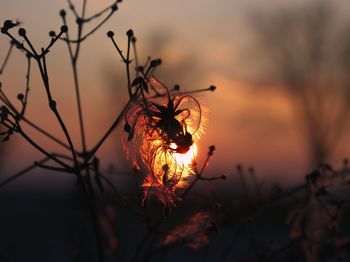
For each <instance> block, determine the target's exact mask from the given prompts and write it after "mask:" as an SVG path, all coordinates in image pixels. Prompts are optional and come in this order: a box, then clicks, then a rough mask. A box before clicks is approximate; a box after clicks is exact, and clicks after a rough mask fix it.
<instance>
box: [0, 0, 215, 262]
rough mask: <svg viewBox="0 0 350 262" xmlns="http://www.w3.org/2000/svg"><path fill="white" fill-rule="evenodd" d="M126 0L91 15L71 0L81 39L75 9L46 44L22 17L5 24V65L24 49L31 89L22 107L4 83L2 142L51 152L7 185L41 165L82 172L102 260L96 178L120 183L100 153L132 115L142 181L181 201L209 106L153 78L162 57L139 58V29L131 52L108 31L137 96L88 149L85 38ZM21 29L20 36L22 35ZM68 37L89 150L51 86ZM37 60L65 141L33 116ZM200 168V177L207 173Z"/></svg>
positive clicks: (0, 94)
mask: <svg viewBox="0 0 350 262" xmlns="http://www.w3.org/2000/svg"><path fill="white" fill-rule="evenodd" d="M119 2H121V1H119V0H118V1H115V2H114V3H113V4H112V5H110V6H107V7H106V8H104V9H103V10H101V11H100V12H98V13H96V14H94V15H92V16H89V17H88V16H87V15H86V5H87V1H86V0H83V1H82V8H81V13H79V12H78V11H77V9H76V7H75V5H74V4H73V3H72V2H71V1H70V0H68V5H69V9H70V11H71V14H72V15H73V17H74V19H75V26H76V29H77V30H76V31H77V35H76V36H75V37H73V36H72V34H71V33H70V30H69V27H68V24H69V22H68V15H67V12H66V11H65V10H61V11H60V13H59V14H60V17H61V19H62V23H63V25H62V26H61V28H60V30H59V32H55V31H51V32H50V33H49V36H50V42H49V44H48V45H47V46H46V47H42V48H36V47H35V46H34V45H33V44H32V42H31V40H30V37H29V34H28V33H27V31H26V29H24V28H22V27H20V28H18V27H19V26H20V24H21V23H20V22H18V21H16V22H14V21H12V20H6V21H5V22H4V23H3V25H2V27H1V33H2V35H3V36H5V37H8V39H9V40H10V48H9V50H8V53H7V55H6V57H5V60H4V62H3V64H2V65H1V74H2V73H3V71H4V70H5V67H6V64H7V62H8V60H9V58H10V55H11V53H12V51H13V47H14V46H16V47H17V48H18V49H19V50H21V51H22V52H23V53H24V55H25V56H26V59H27V75H26V80H27V81H26V86H25V90H24V92H23V93H22V92H20V93H19V94H18V96H17V99H18V100H19V102H20V105H21V107H20V108H18V107H17V106H16V103H15V102H14V101H11V100H10V99H9V98H8V96H7V95H6V92H5V89H4V88H2V87H1V89H0V100H1V101H2V103H3V105H2V106H1V108H0V124H1V127H2V128H3V129H2V132H1V134H0V135H1V136H2V141H7V140H8V139H10V137H11V136H12V135H14V134H18V135H20V136H21V137H22V138H23V139H24V140H26V141H27V142H28V143H29V144H31V145H32V146H33V147H34V148H36V149H37V150H38V151H40V152H41V153H42V154H43V155H44V156H45V158H43V159H41V160H38V161H36V162H35V163H34V164H33V165H32V166H30V167H28V168H26V169H24V170H23V171H21V172H19V173H17V174H15V175H14V176H12V177H10V178H9V179H7V180H6V181H4V182H2V183H1V184H0V187H2V186H4V185H6V184H7V183H9V182H10V181H13V180H14V179H16V178H18V177H20V176H22V175H23V174H26V173H27V172H29V171H31V170H32V169H34V168H37V167H39V168H42V169H47V170H52V171H57V172H62V173H69V174H73V175H75V176H76V177H77V179H78V182H79V186H80V187H81V188H82V191H83V193H84V197H85V200H86V203H87V205H88V209H89V212H90V217H91V220H92V222H93V229H94V234H95V238H96V243H97V248H98V256H99V260H100V261H104V251H103V243H102V241H101V234H100V224H99V222H98V214H97V203H96V191H95V189H94V187H95V186H94V181H96V184H97V186H98V187H99V188H102V182H101V181H102V180H103V181H106V182H107V183H108V184H109V185H111V186H113V185H112V184H111V182H110V181H108V179H107V178H106V177H104V176H103V175H102V174H101V172H100V170H99V159H98V158H97V157H96V153H97V152H98V150H99V149H100V148H101V146H102V145H103V143H104V142H105V141H106V139H107V138H108V137H109V136H110V134H111V133H112V132H113V130H114V129H115V128H116V127H117V126H118V125H119V124H120V123H121V122H122V121H123V120H124V119H125V121H126V124H125V127H124V131H125V132H124V136H125V135H127V138H125V137H124V141H125V145H126V148H127V147H128V146H127V144H128V142H127V141H128V140H129V141H130V143H133V144H134V146H135V145H136V144H138V145H140V146H141V147H140V148H139V149H138V152H135V151H133V152H132V151H131V150H128V152H129V153H128V154H129V156H130V158H131V159H132V160H133V164H134V165H136V164H138V163H139V162H138V161H137V160H136V154H140V157H141V159H142V162H143V164H145V166H146V168H147V175H146V178H145V180H144V183H143V184H142V186H143V187H144V188H145V197H146V196H147V195H148V193H147V192H148V191H151V189H152V188H155V189H157V192H158V196H159V197H160V198H161V200H162V201H163V202H164V203H171V204H172V205H174V204H175V197H174V194H175V189H176V188H181V187H184V185H185V182H184V179H185V177H186V176H188V175H190V174H195V173H196V172H195V169H192V167H191V164H192V162H193V160H194V157H195V150H196V145H195V142H196V141H197V140H198V138H199V134H200V133H201V132H200V128H201V125H202V121H201V108H200V105H199V103H198V101H197V100H196V99H195V98H194V97H192V96H191V95H189V94H186V93H183V92H181V91H180V90H179V88H175V89H174V90H171V91H170V90H168V88H167V87H165V86H164V85H161V84H160V82H159V81H157V80H155V78H154V77H153V74H154V71H155V69H156V68H157V67H158V66H159V65H160V63H161V60H160V59H154V60H149V61H147V63H146V64H145V65H139V64H138V59H137V53H136V38H135V36H134V33H133V31H132V30H128V31H127V32H126V35H127V50H126V52H125V54H124V53H123V52H122V50H121V49H120V48H119V46H118V44H117V43H116V41H115V39H114V33H113V32H112V31H109V32H108V33H107V36H108V37H109V38H110V39H111V41H112V43H113V45H114V46H115V48H116V50H117V53H118V54H119V55H120V57H121V58H122V61H123V63H124V65H125V71H126V72H125V75H126V79H127V83H126V91H127V92H128V94H129V100H128V101H127V102H126V103H125V106H124V108H123V109H122V111H121V112H120V114H119V115H117V116H116V118H115V120H114V122H113V123H112V124H111V126H110V128H109V129H108V130H106V132H105V133H104V135H103V136H102V137H101V138H100V139H99V140H98V142H97V143H96V144H95V145H94V146H93V147H91V148H89V147H88V145H87V144H86V130H85V128H84V116H83V113H82V101H81V97H80V84H79V77H78V64H79V63H78V62H79V57H80V56H79V55H80V50H81V46H82V44H83V43H84V42H85V41H86V40H87V39H88V38H89V37H90V36H91V35H93V34H94V33H95V32H96V31H97V30H98V29H99V28H100V27H101V26H102V25H103V24H104V23H105V22H106V21H107V20H108V19H109V18H110V17H111V16H112V15H113V14H114V13H115V12H116V11H117V10H118V3H119ZM102 16H104V18H103V19H102V21H100V22H98V23H96V25H95V26H94V27H93V28H92V29H91V30H90V31H88V32H85V30H84V29H85V25H86V24H89V23H92V22H94V21H96V20H97V19H98V18H99V17H102ZM17 28H18V29H17ZM16 29H17V34H18V36H17V35H16V33H15V31H16ZM60 42H61V43H64V44H66V45H67V48H68V53H69V57H70V60H71V65H72V72H73V77H74V90H75V96H76V104H77V110H78V115H79V126H80V139H81V144H82V148H81V150H79V149H77V147H76V145H75V144H76V141H73V139H72V137H71V133H70V131H69V130H68V128H67V125H66V122H65V120H64V118H63V116H62V115H61V113H60V112H61V111H60V107H59V104H58V103H57V102H56V100H55V98H54V96H53V92H52V87H51V85H50V71H49V69H48V67H47V60H48V59H49V56H48V54H50V53H51V52H54V51H53V47H54V46H55V45H56V44H58V43H60ZM131 53H133V54H131ZM33 62H34V63H35V64H36V66H37V68H38V70H39V73H40V77H41V81H42V84H43V86H44V92H45V94H46V97H47V102H48V109H49V110H51V112H52V115H53V117H54V119H55V120H56V121H57V122H58V123H59V126H60V128H61V132H63V134H64V136H65V141H62V140H60V139H58V138H57V136H56V134H51V133H49V132H47V131H45V127H40V126H38V125H37V124H35V123H34V122H33V121H31V120H30V119H28V118H27V116H26V108H27V101H28V99H30V92H29V91H30V76H31V67H32V63H33ZM155 82H157V84H158V86H155V85H156V84H155ZM159 86H161V88H160V87H159ZM207 90H209V91H214V90H215V87H213V86H211V87H209V88H207V89H202V90H198V92H201V91H207ZM195 92H196V91H195ZM190 93H191V92H190ZM27 126H30V127H32V128H34V129H35V130H37V131H39V132H40V133H41V134H42V135H43V136H45V137H46V138H49V139H50V140H52V141H54V142H55V143H56V144H57V146H60V147H63V148H65V149H66V150H67V151H68V154H58V153H55V152H50V151H48V150H47V149H46V148H45V147H43V146H41V145H40V141H36V140H34V139H33V138H32V137H31V136H30V135H28V133H27V131H26V127H27ZM136 140H140V141H141V142H136ZM131 152H132V153H131ZM189 154H190V155H189ZM196 174H197V175H200V174H201V173H196ZM92 177H93V178H94V180H93V179H92ZM146 188H147V189H146Z"/></svg>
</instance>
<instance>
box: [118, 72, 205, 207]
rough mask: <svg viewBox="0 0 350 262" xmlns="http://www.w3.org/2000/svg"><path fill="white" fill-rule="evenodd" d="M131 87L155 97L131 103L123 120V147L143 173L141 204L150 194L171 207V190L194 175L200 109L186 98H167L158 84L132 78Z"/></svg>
mask: <svg viewBox="0 0 350 262" xmlns="http://www.w3.org/2000/svg"><path fill="white" fill-rule="evenodd" d="M133 85H139V86H140V89H141V88H142V90H143V91H145V92H149V91H150V90H152V91H155V92H156V94H157V96H152V95H151V94H150V93H149V95H148V97H146V96H145V94H144V93H143V95H142V97H141V98H140V99H138V100H137V101H135V102H134V103H133V104H132V105H131V106H130V108H129V109H128V112H127V114H126V117H125V126H124V131H125V132H124V134H123V143H124V148H125V151H126V153H127V155H128V157H129V159H130V160H131V161H132V162H133V165H134V166H135V167H136V168H137V169H140V168H141V167H144V168H146V169H147V175H146V177H145V179H144V182H143V184H142V186H143V188H144V196H145V198H144V200H145V199H146V198H147V196H148V195H149V193H151V192H153V193H155V194H156V195H157V197H158V198H159V199H160V200H161V201H162V202H163V203H165V204H174V197H175V194H174V193H175V190H176V189H178V188H183V187H184V186H185V185H186V177H188V176H189V175H190V174H192V173H194V170H193V168H192V164H193V161H194V158H195V156H196V154H197V146H196V142H197V141H198V139H199V137H200V135H201V133H202V132H203V117H202V109H201V106H200V104H199V102H198V101H197V100H196V99H195V98H194V97H193V96H189V95H185V96H173V97H172V96H171V95H170V92H169V90H168V88H167V87H165V86H164V85H163V84H161V83H160V82H159V81H158V80H156V79H154V78H151V79H144V78H141V77H139V78H136V79H135V80H134V82H133Z"/></svg>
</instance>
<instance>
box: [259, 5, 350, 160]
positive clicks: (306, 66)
mask: <svg viewBox="0 0 350 262" xmlns="http://www.w3.org/2000/svg"><path fill="white" fill-rule="evenodd" d="M335 12H336V9H335V8H334V6H332V5H330V4H329V3H328V2H327V3H326V2H322V1H319V2H316V1H315V2H311V3H308V4H307V5H305V4H303V5H302V6H294V7H293V8H279V9H275V10H274V11H272V12H271V11H270V13H268V14H267V15H261V14H258V15H255V16H254V17H253V19H252V21H253V27H254V34H255V36H256V38H255V39H256V40H257V41H256V42H255V44H256V45H255V47H258V51H259V55H262V58H263V59H266V61H267V64H268V65H267V66H266V67H265V68H264V69H262V72H263V73H265V77H267V78H269V81H272V82H274V83H277V84H282V85H283V86H285V87H286V88H287V90H288V94H289V96H290V98H291V100H292V101H293V104H294V105H295V111H296V116H297V117H298V119H299V120H300V124H301V125H302V128H303V132H304V133H305V137H306V141H307V143H308V147H309V150H310V161H311V164H312V165H317V164H319V163H323V162H325V161H327V160H329V157H330V156H331V155H332V153H333V151H334V149H335V148H336V144H337V143H338V142H339V140H340V138H341V136H342V135H343V134H344V130H345V128H346V123H347V120H348V119H349V113H350V104H349V98H350V76H349V69H350V26H349V24H345V23H343V24H342V26H340V23H337V21H336V19H335V18H336V16H335Z"/></svg>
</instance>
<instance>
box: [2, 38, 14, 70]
mask: <svg viewBox="0 0 350 262" xmlns="http://www.w3.org/2000/svg"><path fill="white" fill-rule="evenodd" d="M14 45H15V44H14V42H13V41H11V42H10V47H9V49H8V51H7V54H6V56H5V59H4V62H3V63H2V65H1V67H0V75H1V74H2V73H3V72H4V70H5V67H6V64H7V62H8V60H9V58H10V56H11V53H12V50H13V46H14Z"/></svg>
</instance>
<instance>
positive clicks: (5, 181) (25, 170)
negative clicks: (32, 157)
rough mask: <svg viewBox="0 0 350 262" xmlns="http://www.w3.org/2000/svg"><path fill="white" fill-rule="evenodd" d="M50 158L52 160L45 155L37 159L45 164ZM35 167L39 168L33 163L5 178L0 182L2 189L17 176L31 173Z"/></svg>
mask: <svg viewBox="0 0 350 262" xmlns="http://www.w3.org/2000/svg"><path fill="white" fill-rule="evenodd" d="M49 160H50V158H49V157H45V158H43V159H42V160H40V161H37V163H40V164H44V163H45V162H47V161H49ZM35 168H37V165H36V164H32V165H30V166H28V167H26V168H24V169H23V170H21V171H19V172H17V173H16V174H14V175H11V176H10V177H9V178H7V179H5V180H4V181H2V182H1V183H0V189H1V188H3V187H4V186H6V185H7V184H9V183H11V182H12V181H14V180H16V179H17V178H20V177H21V176H23V175H25V174H27V173H29V172H30V171H32V170H34V169H35Z"/></svg>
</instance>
